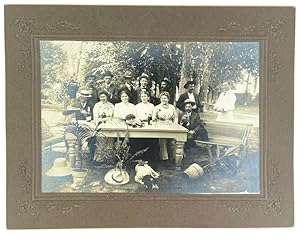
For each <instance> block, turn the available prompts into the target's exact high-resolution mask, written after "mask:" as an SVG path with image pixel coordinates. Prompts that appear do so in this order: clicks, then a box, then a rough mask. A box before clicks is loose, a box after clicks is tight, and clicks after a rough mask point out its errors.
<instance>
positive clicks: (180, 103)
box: [176, 92, 203, 112]
mask: <svg viewBox="0 0 300 234" xmlns="http://www.w3.org/2000/svg"><path fill="white" fill-rule="evenodd" d="M194 97H195V102H196V106H197V110H196V112H200V111H202V108H203V105H201V102H200V96H199V95H198V94H196V93H194ZM186 99H189V95H188V93H187V92H185V93H183V94H181V95H180V97H179V99H178V101H177V103H176V107H177V108H178V109H179V110H181V111H184V101H185V100H186Z"/></svg>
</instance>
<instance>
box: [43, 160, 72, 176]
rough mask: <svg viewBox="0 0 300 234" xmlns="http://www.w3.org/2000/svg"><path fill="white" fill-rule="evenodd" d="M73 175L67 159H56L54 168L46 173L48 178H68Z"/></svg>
mask: <svg viewBox="0 0 300 234" xmlns="http://www.w3.org/2000/svg"><path fill="white" fill-rule="evenodd" d="M71 174H72V169H71V168H70V167H69V166H68V164H67V160H66V159H65V158H56V159H55V160H54V163H53V166H52V167H51V168H50V169H49V170H48V171H47V172H46V175H47V176H68V175H71Z"/></svg>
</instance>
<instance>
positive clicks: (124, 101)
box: [114, 90, 136, 120]
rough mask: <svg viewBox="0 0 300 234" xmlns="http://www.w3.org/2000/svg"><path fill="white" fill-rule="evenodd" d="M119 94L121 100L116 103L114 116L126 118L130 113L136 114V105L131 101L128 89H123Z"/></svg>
mask: <svg viewBox="0 0 300 234" xmlns="http://www.w3.org/2000/svg"><path fill="white" fill-rule="evenodd" d="M119 96H120V99H121V102H120V103H116V105H115V110H114V117H116V118H120V119H124V120H125V118H126V116H127V115H129V114H133V115H134V116H136V113H135V106H134V105H133V104H132V103H130V102H129V95H128V93H127V92H126V90H121V91H120V92H119Z"/></svg>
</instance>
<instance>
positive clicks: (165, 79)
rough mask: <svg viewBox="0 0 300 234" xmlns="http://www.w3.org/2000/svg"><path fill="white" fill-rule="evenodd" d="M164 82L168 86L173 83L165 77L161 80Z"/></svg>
mask: <svg viewBox="0 0 300 234" xmlns="http://www.w3.org/2000/svg"><path fill="white" fill-rule="evenodd" d="M163 81H165V82H167V83H168V84H171V81H170V80H169V79H168V78H167V77H165V78H163V79H162V80H161V82H163ZM161 82H160V83H161Z"/></svg>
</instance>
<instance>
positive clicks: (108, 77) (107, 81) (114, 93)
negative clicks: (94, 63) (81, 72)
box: [99, 71, 118, 104]
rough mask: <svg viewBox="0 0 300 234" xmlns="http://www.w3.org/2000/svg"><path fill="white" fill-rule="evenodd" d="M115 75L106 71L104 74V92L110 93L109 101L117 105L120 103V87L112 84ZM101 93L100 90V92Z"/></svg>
mask: <svg viewBox="0 0 300 234" xmlns="http://www.w3.org/2000/svg"><path fill="white" fill-rule="evenodd" d="M112 78H113V74H112V73H111V71H105V72H104V73H103V74H102V79H103V80H104V85H103V86H104V87H103V88H104V90H105V91H106V92H107V93H108V101H109V102H111V103H112V104H116V103H117V101H118V87H117V85H115V84H113V82H112ZM99 91H100V90H99Z"/></svg>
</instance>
